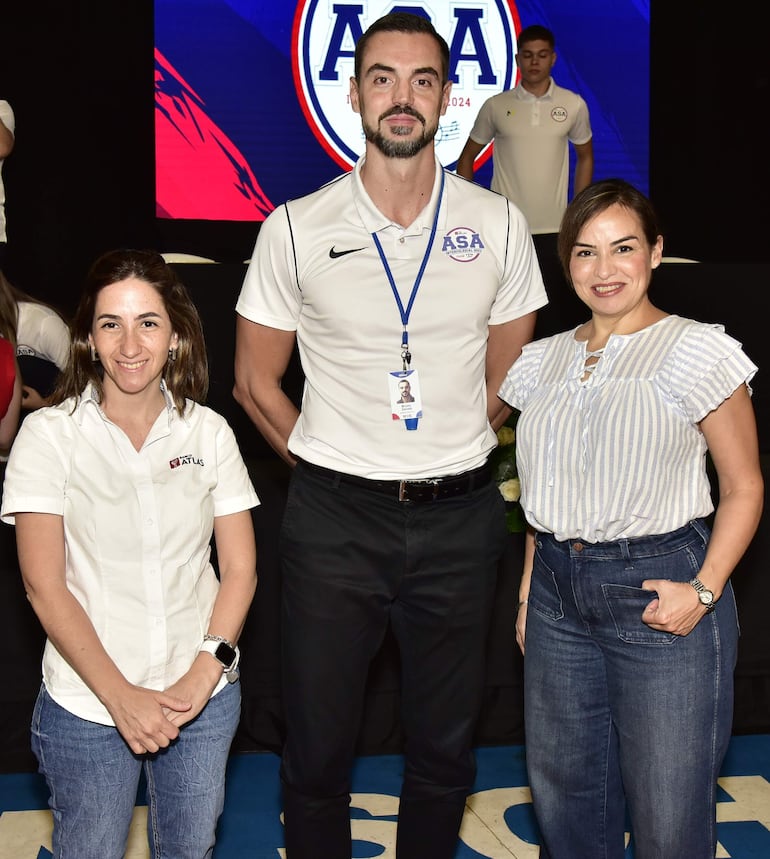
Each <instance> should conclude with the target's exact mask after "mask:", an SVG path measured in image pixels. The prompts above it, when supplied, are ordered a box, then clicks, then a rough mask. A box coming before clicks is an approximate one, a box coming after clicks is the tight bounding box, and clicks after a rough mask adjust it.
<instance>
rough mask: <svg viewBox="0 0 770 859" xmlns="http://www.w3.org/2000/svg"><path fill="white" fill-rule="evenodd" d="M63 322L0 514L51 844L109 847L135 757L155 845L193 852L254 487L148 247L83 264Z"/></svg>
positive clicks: (222, 722)
mask: <svg viewBox="0 0 770 859" xmlns="http://www.w3.org/2000/svg"><path fill="white" fill-rule="evenodd" d="M72 336H73V346H72V351H71V358H70V362H69V364H68V366H67V368H66V370H65V372H64V374H63V377H62V379H61V382H60V383H59V386H58V388H57V390H56V391H55V392H54V394H53V398H52V399H53V403H54V405H53V406H51V407H48V408H42V409H40V410H38V411H36V412H34V413H32V414H30V415H29V417H28V418H27V419H26V420H25V422H24V424H23V425H22V427H21V430H20V432H19V434H18V436H17V438H16V441H15V442H14V446H13V448H12V451H11V455H10V458H9V461H8V465H7V471H6V478H5V488H4V495H3V502H2V510H1V511H0V515H2V518H3V521H5V522H10V523H15V526H16V534H17V542H18V549H19V563H20V566H21V570H22V576H23V578H24V584H25V588H26V591H27V595H28V597H29V600H30V602H31V604H32V607H33V609H34V610H35V612H36V614H37V616H38V618H39V619H40V622H41V623H42V625H43V627H44V629H45V631H46V634H47V641H46V646H45V651H44V655H43V684H42V687H41V690H40V694H39V696H38V700H37V702H36V705H35V710H34V714H33V720H32V747H33V751H34V752H35V754H36V756H37V758H38V761H39V763H40V770H41V772H42V773H44V775H45V777H46V780H47V782H48V786H49V789H50V793H51V799H50V805H51V810H52V812H53V818H54V830H53V854H54V857H56V859H70V857H71V859H95V857H97V856H98V857H103V859H118V857H122V856H123V855H124V853H125V849H126V840H127V837H128V831H129V824H130V822H131V817H132V814H133V809H134V805H135V803H136V798H137V796H136V793H137V785H138V783H139V776H140V772H141V770H142V768H144V771H145V775H146V780H147V787H148V790H147V799H148V804H149V813H148V830H149V833H148V834H149V837H150V841H151V843H152V845H153V846H152V851H153V855H157V856H161V855H162V856H180V857H181V856H184V857H189V859H192V857H210V856H211V855H212V851H213V845H214V836H215V830H216V824H217V820H218V818H219V816H220V814H221V812H222V808H223V804H224V785H225V766H226V763H227V757H228V754H229V749H230V744H231V741H232V738H233V736H234V734H235V731H236V728H237V725H238V720H239V715H240V684H239V682H238V649H237V641H238V637H239V635H240V633H241V630H242V627H243V624H244V620H245V617H246V613H247V611H248V608H249V605H250V603H251V600H252V597H253V595H254V589H255V587H256V572H255V563H256V550H255V546H254V532H253V525H252V519H251V513H250V509H251V508H253V507H254V506H256V505H257V504H258V503H259V499H258V498H257V496H256V493H255V491H254V488H253V486H252V484H251V481H250V479H249V476H248V473H247V470H246V467H245V465H244V462H243V460H242V458H241V455H240V452H239V449H238V445H237V443H236V440H235V437H234V434H233V432H232V430H231V429H230V427H229V426H228V425H227V423H226V422H225V420H224V419H223V418H222V417H221V416H220V415H218V414H216V413H215V412H213V411H211V410H210V409H208V408H207V407H205V406H203V405H200V403H201V402H202V401H203V400H204V399H205V396H206V392H207V387H208V366H207V359H206V350H205V344H204V340H203V331H202V327H201V323H200V319H199V317H198V313H197V311H196V308H195V306H194V304H193V303H192V301H191V300H190V298H189V296H188V294H187V292H186V290H185V288H184V287H183V286H182V285H181V284H180V283H179V282H178V281H177V279H176V276H175V274H174V272H173V270H172V269H171V268H170V267H169V266H168V265H167V264H166V263H165V262H164V261H163V259H162V257H161V256H160V255H159V254H156V253H153V252H143V251H114V252H110V253H108V254H106V255H104V256H103V257H101V258H100V259H99V260H97V261H96V263H95V264H94V266H93V267H92V269H91V271H90V273H89V275H88V278H87V281H86V286H85V290H84V292H83V295H82V298H81V301H80V305H79V307H78V310H77V312H76V315H75V319H74V322H73V335H72ZM212 533H213V535H214V538H215V541H216V553H217V566H218V571H215V570H214V567H213V566H212V564H211V561H210V554H211V542H210V541H211V537H212Z"/></svg>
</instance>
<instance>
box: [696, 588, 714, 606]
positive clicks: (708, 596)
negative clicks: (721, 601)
mask: <svg viewBox="0 0 770 859" xmlns="http://www.w3.org/2000/svg"><path fill="white" fill-rule="evenodd" d="M698 599H699V600H700V601H701V602H702V603H703V605H711V603H713V602H714V594H713V593H711V591H707V590H702V591H701V592H700V593H699V594H698Z"/></svg>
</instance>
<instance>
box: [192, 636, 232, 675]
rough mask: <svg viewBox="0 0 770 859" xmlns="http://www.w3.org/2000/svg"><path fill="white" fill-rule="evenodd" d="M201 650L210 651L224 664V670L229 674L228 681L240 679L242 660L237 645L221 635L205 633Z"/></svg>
mask: <svg viewBox="0 0 770 859" xmlns="http://www.w3.org/2000/svg"><path fill="white" fill-rule="evenodd" d="M201 650H202V651H205V652H206V653H210V654H211V655H212V656H213V657H214V659H216V660H217V661H218V662H220V663H221V664H222V671H223V672H224V673H225V674H226V675H227V682H228V683H235V681H236V680H237V679H238V662H239V661H240V654H239V653H238V648H237V647H235V646H234V645H233V644H232V643H231V642H229V641H228V640H227V639H226V638H223V637H222V636H221V635H204V636H203V644H201Z"/></svg>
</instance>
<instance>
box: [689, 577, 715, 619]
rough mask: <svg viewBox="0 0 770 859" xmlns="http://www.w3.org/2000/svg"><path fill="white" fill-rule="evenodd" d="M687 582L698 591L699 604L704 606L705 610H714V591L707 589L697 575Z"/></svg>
mask: <svg viewBox="0 0 770 859" xmlns="http://www.w3.org/2000/svg"><path fill="white" fill-rule="evenodd" d="M689 584H690V586H691V587H693V588H695V590H696V591H697V592H698V599H699V600H700V602H701V605H703V606H705V608H706V611H707V612H712V611H714V609H715V608H716V607H717V603H716V600H715V599H714V592H713V591H711V590H709V589H708V588H707V587H706V586H705V585H704V584H703V582H702V581H701V580H700V579H699V578H698V577H697V576H696V577H695V578H694V579H691V580H690V582H689Z"/></svg>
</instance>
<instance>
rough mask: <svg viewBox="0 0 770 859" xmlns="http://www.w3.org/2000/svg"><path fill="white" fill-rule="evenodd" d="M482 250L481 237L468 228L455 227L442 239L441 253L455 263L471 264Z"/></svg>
mask: <svg viewBox="0 0 770 859" xmlns="http://www.w3.org/2000/svg"><path fill="white" fill-rule="evenodd" d="M483 250H484V242H483V241H482V240H481V236H480V235H479V234H478V233H477V232H475V231H474V230H472V229H470V227H455V228H454V229H453V230H450V231H449V232H448V233H447V234H446V235H445V236H444V239H443V244H442V247H441V251H442V252H443V253H445V254H446V255H447V256H448V257H449V258H450V259H453V260H455V261H456V262H472V261H473V260H475V259H476V258H477V257H478V256H479V254H480V253H481V252H482V251H483Z"/></svg>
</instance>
